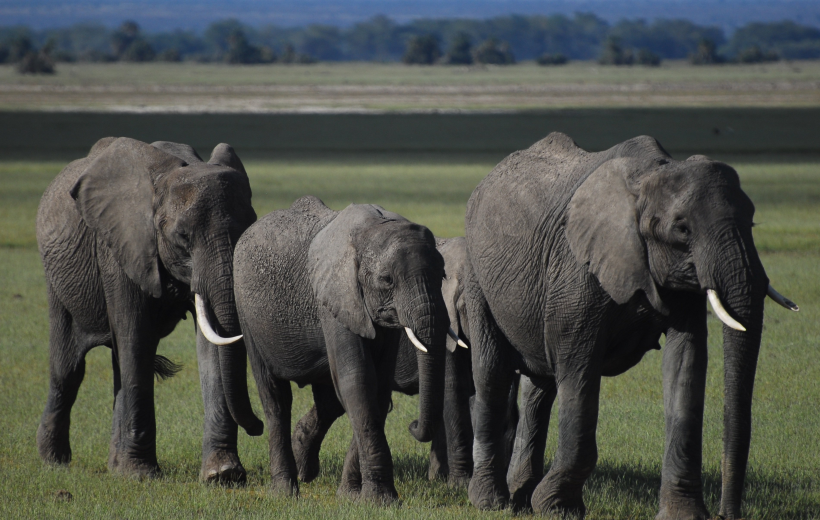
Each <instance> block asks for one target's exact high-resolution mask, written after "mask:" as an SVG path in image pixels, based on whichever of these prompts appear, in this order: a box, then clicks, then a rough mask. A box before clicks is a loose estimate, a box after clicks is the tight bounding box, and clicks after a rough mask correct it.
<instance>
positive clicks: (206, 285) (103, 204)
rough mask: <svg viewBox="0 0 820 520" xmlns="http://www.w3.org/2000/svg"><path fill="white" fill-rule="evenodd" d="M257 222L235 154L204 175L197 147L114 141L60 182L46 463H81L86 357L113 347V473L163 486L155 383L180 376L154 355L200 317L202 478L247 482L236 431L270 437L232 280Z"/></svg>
mask: <svg viewBox="0 0 820 520" xmlns="http://www.w3.org/2000/svg"><path fill="white" fill-rule="evenodd" d="M255 220H256V213H255V212H254V210H253V207H252V206H251V188H250V184H249V181H248V176H247V174H246V172H245V168H244V166H243V165H242V162H241V160H240V159H239V157H238V156H237V155H236V153H235V152H234V150H233V148H232V147H231V146H230V145H227V144H220V145H218V146H216V148H214V150H213V153H212V155H211V158H210V160H209V162H207V163H206V162H204V161H203V160H202V159H201V158H200V157H199V155H197V153H196V151H194V149H193V148H191V147H190V146H187V145H183V144H179V143H170V142H156V143H153V144H151V145H149V144H147V143H144V142H141V141H137V140H134V139H129V138H125V137H121V138H114V137H108V138H104V139H101V140H99V141H98V142H97V143H96V144H95V145H94V146H93V147H92V148H91V151H90V152H89V154H88V156H87V157H85V158H83V159H79V160H76V161H74V162H72V163H70V164H69V165H68V166H66V167H65V168H64V169H63V170H62V171H61V172H60V174H59V175H57V177H56V178H55V179H54V181H53V182H52V183H51V184H50V185H49V187H48V188H47V189H46V191H45V193H44V195H43V198H42V200H41V202H40V206H39V209H38V213H37V242H38V245H39V251H40V256H41V258H42V262H43V267H44V269H45V278H46V287H47V296H48V305H49V328H50V339H49V360H50V361H49V368H50V377H49V381H50V382H49V393H48V400H47V403H46V406H45V410H44V411H43V415H42V418H41V421H40V425H39V428H38V430H37V446H38V450H39V453H40V457H41V458H42V459H43V460H45V461H47V462H50V463H57V464H68V463H69V462H70V461H71V445H70V441H69V426H70V421H71V418H70V415H71V407H72V405H73V404H74V401H75V399H76V397H77V393H78V391H79V387H80V384H81V383H82V380H83V377H84V375H85V355H86V354H87V353H88V351H89V350H91V349H92V348H93V347H96V346H101V345H105V346H107V347H108V348H110V349H111V355H112V367H113V371H114V412H113V426H112V435H111V443H110V447H109V457H108V468H109V470H110V471H111V472H112V473H118V474H123V475H128V476H135V477H138V478H143V477H152V476H155V475H157V474H158V473H159V471H160V468H159V465H158V464H157V456H156V419H155V412H154V382H153V375H154V371H155V370H156V371H157V374H158V375H161V376H169V375H172V374H173V373H174V372H175V371H176V370H178V368H179V367H177V366H175V365H174V364H173V363H171V362H170V361H168V360H167V359H165V358H163V357H162V356H157V355H156V352H157V346H158V343H159V340H160V338H163V337H165V336H167V335H168V334H170V333H171V331H173V330H174V328H175V327H176V325H177V323H178V322H179V321H180V320H182V319H185V317H186V312H188V311H191V312H192V314H194V315H195V316H196V322H197V324H198V325H199V329H198V331H197V354H198V363H199V371H200V381H201V385H202V392H203V401H204V405H205V417H206V418H205V432H204V436H203V444H202V472H201V476H202V478H203V479H205V480H228V481H242V480H244V479H245V476H246V472H245V469H244V468H243V467H242V464H241V462H240V461H239V457H238V453H237V447H236V442H237V431H238V427H237V425H241V426H242V427H243V428H244V429H245V430H246V431H247V432H248V433H249V434H250V435H260V434H261V433H262V428H263V423H262V422H261V420H260V419H259V418H257V417H256V416H255V415H254V413H253V410H252V408H251V404H250V399H249V395H248V388H247V381H246V376H245V374H246V371H247V359H246V353H245V347H244V344H243V342H242V341H241V336H237V334H238V333H239V320H238V317H237V314H236V306H235V304H234V296H233V274H232V273H233V249H234V245H235V244H236V242H237V240H238V239H239V236H240V235H241V234H242V232H243V231H244V230H245V229H246V228H248V227H249V226H250V225H251V224H252V223H253V222H254V221H255Z"/></svg>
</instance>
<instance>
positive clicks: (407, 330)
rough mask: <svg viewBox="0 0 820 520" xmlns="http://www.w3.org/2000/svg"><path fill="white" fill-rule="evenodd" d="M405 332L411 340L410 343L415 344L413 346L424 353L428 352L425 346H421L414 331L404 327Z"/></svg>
mask: <svg viewBox="0 0 820 520" xmlns="http://www.w3.org/2000/svg"><path fill="white" fill-rule="evenodd" d="M404 330H405V331H406V332H407V337H408V338H410V341H411V342H412V343H413V345H415V347H416V348H417V349H419V350H421V351H422V352H427V349H426V348H425V347H424V345H422V344H421V341H419V338H417V337H416V335H415V334H413V330H412V329H411V328H410V327H404Z"/></svg>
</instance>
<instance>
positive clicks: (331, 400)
mask: <svg viewBox="0 0 820 520" xmlns="http://www.w3.org/2000/svg"><path fill="white" fill-rule="evenodd" d="M312 390H313V403H314V404H313V407H312V408H311V409H310V410H309V411H308V413H306V414H305V415H304V416H303V417H302V418H301V419H299V422H298V423H297V424H296V428H295V429H294V430H293V440H292V446H293V455H294V456H295V457H296V467H297V469H298V471H299V480H301V481H302V482H310V481H312V480H313V479H315V478H316V477H317V476H319V451H320V450H321V449H322V441H323V440H324V438H325V435H327V432H328V430H330V427H331V426H332V425H333V423H334V422H335V421H336V419H338V418H339V417H341V416H342V415H344V413H345V409H344V408H343V407H342V403H340V402H339V399H338V398H337V397H336V389H335V388H333V386H330V385H320V384H314V385H312Z"/></svg>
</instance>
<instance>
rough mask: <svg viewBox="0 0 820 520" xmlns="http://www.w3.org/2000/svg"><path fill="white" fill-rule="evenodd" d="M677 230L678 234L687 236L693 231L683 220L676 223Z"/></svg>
mask: <svg viewBox="0 0 820 520" xmlns="http://www.w3.org/2000/svg"><path fill="white" fill-rule="evenodd" d="M675 231H677V232H678V234H680V235H683V236H685V237H688V236H689V235H690V234H691V233H692V231H691V230H690V229H689V226H687V225H686V224H685V223H683V222H678V223H677V224H675Z"/></svg>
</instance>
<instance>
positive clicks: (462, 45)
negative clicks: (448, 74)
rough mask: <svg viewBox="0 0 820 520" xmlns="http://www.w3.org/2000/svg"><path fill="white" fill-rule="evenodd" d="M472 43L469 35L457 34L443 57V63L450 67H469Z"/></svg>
mask: <svg viewBox="0 0 820 520" xmlns="http://www.w3.org/2000/svg"><path fill="white" fill-rule="evenodd" d="M471 50H472V41H471V38H470V35H469V34H467V33H465V32H459V33H458V34H456V36H455V38H453V41H452V43H451V44H450V50H449V51H447V54H446V55H445V56H444V63H448V64H450V65H471V64H472V63H473V54H472V52H471Z"/></svg>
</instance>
